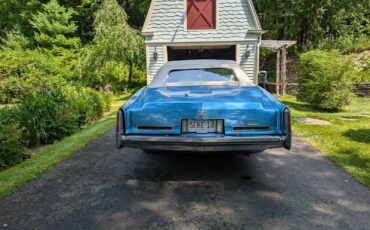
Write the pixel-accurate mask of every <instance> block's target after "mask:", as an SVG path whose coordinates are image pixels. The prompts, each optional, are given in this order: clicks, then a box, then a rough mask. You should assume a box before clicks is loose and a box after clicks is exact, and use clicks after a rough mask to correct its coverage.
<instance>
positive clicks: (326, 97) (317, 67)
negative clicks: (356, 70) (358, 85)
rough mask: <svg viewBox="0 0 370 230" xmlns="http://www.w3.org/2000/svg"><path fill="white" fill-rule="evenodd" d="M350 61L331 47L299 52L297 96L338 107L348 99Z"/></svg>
mask: <svg viewBox="0 0 370 230" xmlns="http://www.w3.org/2000/svg"><path fill="white" fill-rule="evenodd" d="M350 72H351V64H350V62H347V61H344V60H343V59H340V58H339V57H338V53H337V52H334V51H331V52H325V51H319V50H314V51H309V52H307V53H304V54H302V55H301V65H300V72H299V76H298V81H299V90H298V95H297V98H298V100H300V101H302V102H307V103H309V104H310V105H311V106H313V107H318V108H321V109H325V110H338V109H340V108H342V107H343V106H345V105H348V104H349V103H350V97H351V95H352V79H351V77H350Z"/></svg>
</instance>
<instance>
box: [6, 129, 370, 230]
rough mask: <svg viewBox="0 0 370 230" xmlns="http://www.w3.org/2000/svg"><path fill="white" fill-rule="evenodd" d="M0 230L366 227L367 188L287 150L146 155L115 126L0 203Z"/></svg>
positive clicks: (369, 224) (305, 153)
mask: <svg viewBox="0 0 370 230" xmlns="http://www.w3.org/2000/svg"><path fill="white" fill-rule="evenodd" d="M0 229H370V190H368V189H367V188H365V187H364V186H363V185H361V184H359V183H358V182H357V181H355V180H354V179H353V178H352V177H351V176H349V175H348V174H347V173H345V172H343V171H342V170H341V169H340V168H339V167H337V166H336V165H334V164H333V163H332V162H331V161H329V160H327V159H326V158H324V157H323V156H322V155H321V154H320V153H318V152H317V151H315V150H314V149H312V148H311V147H310V146H309V145H307V144H306V143H304V142H303V141H302V140H300V139H299V138H297V137H296V138H295V141H294V147H293V150H292V151H291V152H288V151H285V150H280V149H279V150H270V151H266V152H265V153H263V154H259V155H255V156H252V157H249V158H248V157H244V156H241V155H216V154H213V155H196V154H159V155H155V154H154V155H153V154H147V153H143V152H142V151H140V150H136V149H124V150H122V151H118V150H116V149H115V148H114V133H113V130H112V131H110V132H109V133H107V134H106V135H104V136H103V137H101V138H98V139H96V140H94V141H93V142H91V143H90V144H89V145H88V146H86V147H85V148H83V149H81V150H80V151H79V152H77V153H76V154H74V155H73V156H72V157H71V158H69V159H68V160H66V161H64V162H62V163H60V164H59V165H57V166H56V167H54V168H53V169H52V170H50V171H49V172H47V173H45V174H44V175H42V176H41V177H39V178H37V179H36V180H34V181H32V182H30V183H27V184H26V185H24V186H22V187H20V188H19V189H17V191H16V192H15V193H13V194H11V195H9V196H8V197H6V198H4V199H2V200H0Z"/></svg>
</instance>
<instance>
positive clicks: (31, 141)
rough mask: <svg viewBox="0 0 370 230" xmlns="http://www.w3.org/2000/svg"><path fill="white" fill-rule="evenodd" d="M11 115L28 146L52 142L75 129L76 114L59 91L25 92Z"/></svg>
mask: <svg viewBox="0 0 370 230" xmlns="http://www.w3.org/2000/svg"><path fill="white" fill-rule="evenodd" d="M13 113H14V121H15V123H16V124H17V125H18V128H19V129H20V130H21V131H22V134H23V138H24V140H25V141H26V143H27V145H28V146H39V145H40V144H49V143H53V142H54V141H56V140H59V139H61V138H63V137H65V136H67V135H70V134H72V133H73V132H74V131H75V130H76V129H77V122H76V114H75V113H74V110H73V108H72V106H71V104H70V102H69V101H68V100H67V97H66V95H65V94H64V93H63V92H62V91H61V90H60V89H54V90H46V89H45V90H43V91H40V92H32V93H27V94H26V95H25V96H23V97H22V99H21V100H20V103H19V105H18V106H17V107H16V108H15V109H14V111H13Z"/></svg>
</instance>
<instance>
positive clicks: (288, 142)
mask: <svg viewBox="0 0 370 230" xmlns="http://www.w3.org/2000/svg"><path fill="white" fill-rule="evenodd" d="M282 128H283V133H284V134H285V140H284V147H285V148H286V149H288V150H290V149H291V148H292V123H291V114H290V110H289V109H288V108H286V109H284V111H283V124H282Z"/></svg>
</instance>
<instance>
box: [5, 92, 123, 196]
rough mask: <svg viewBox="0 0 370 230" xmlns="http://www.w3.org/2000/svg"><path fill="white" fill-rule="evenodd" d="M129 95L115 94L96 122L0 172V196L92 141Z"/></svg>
mask: <svg viewBox="0 0 370 230" xmlns="http://www.w3.org/2000/svg"><path fill="white" fill-rule="evenodd" d="M129 96H130V95H129V94H126V95H122V96H120V97H114V99H113V103H112V107H111V110H110V112H109V113H107V114H106V116H105V117H104V118H102V119H101V120H99V121H98V122H96V123H95V124H92V125H90V126H88V127H86V128H85V129H83V130H82V131H80V132H78V133H75V134H73V135H72V136H69V137H66V138H64V139H63V140H61V141H60V142H57V143H56V144H53V145H49V146H46V147H45V148H44V149H43V150H42V151H40V152H38V153H37V154H36V155H35V156H33V157H32V158H30V159H29V160H26V161H24V162H22V163H21V164H19V165H16V166H14V167H12V168H9V169H6V170H4V171H2V172H0V197H3V196H5V195H7V194H9V193H10V192H12V191H14V189H15V188H17V187H18V186H20V185H22V184H24V183H26V182H27V181H30V180H32V179H34V178H36V177H37V176H39V175H41V174H42V173H44V172H45V171H47V170H48V169H50V168H51V167H52V166H54V165H55V164H57V163H59V162H61V161H62V160H65V159H66V158H68V157H69V156H70V155H72V154H73V153H75V152H76V151H77V150H79V149H80V148H82V147H84V146H85V145H86V144H88V143H89V142H90V141H91V140H93V139H95V138H97V137H99V136H101V135H103V134H104V133H106V132H107V131H108V130H109V129H111V128H112V127H113V126H114V123H115V115H116V111H117V110H118V108H119V107H120V106H121V105H122V103H123V101H125V100H126V99H127V98H128V97H129ZM112 144H113V143H112Z"/></svg>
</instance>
